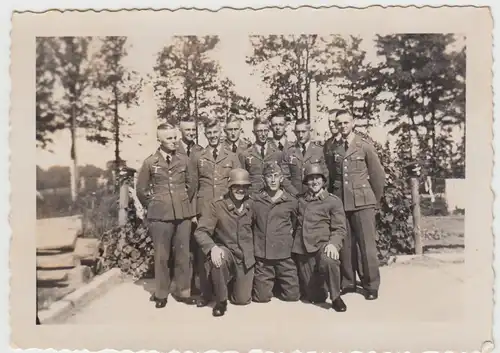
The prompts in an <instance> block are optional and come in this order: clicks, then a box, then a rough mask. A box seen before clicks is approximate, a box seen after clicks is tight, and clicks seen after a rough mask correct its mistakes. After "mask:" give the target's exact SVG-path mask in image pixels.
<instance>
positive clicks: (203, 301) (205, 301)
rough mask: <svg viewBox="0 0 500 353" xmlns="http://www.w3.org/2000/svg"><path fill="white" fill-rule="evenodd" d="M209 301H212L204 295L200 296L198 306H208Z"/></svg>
mask: <svg viewBox="0 0 500 353" xmlns="http://www.w3.org/2000/svg"><path fill="white" fill-rule="evenodd" d="M209 303H210V300H208V299H205V298H203V297H202V298H198V300H197V301H196V306H197V307H198V308H203V307H205V306H207V305H208V304H209Z"/></svg>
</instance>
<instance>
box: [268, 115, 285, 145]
mask: <svg viewBox="0 0 500 353" xmlns="http://www.w3.org/2000/svg"><path fill="white" fill-rule="evenodd" d="M285 127H286V124H285V118H284V117H282V116H275V117H274V118H273V119H272V120H271V130H272V131H273V136H274V138H275V139H277V140H278V139H281V138H282V137H283V135H284V134H285Z"/></svg>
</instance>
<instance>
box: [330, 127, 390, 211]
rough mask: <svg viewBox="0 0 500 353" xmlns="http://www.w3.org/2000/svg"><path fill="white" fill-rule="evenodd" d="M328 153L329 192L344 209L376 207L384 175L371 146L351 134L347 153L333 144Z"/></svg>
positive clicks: (382, 189) (337, 144)
mask: <svg viewBox="0 0 500 353" xmlns="http://www.w3.org/2000/svg"><path fill="white" fill-rule="evenodd" d="M331 154H332V156H331V157H330V158H331V159H332V162H331V163H333V166H334V179H333V180H332V183H331V191H332V192H333V194H335V195H337V196H338V197H339V198H340V199H341V200H342V202H343V204H344V209H345V210H346V211H355V210H359V209H363V208H368V207H376V206H377V205H378V204H379V202H380V199H381V198H382V195H383V193H384V185H385V172H384V168H383V167H382V164H381V163H380V159H379V157H378V155H377V152H376V151H375V147H374V146H373V144H371V143H370V142H368V141H367V140H365V139H364V138H362V137H361V136H359V135H355V137H354V139H353V141H352V142H351V143H350V145H349V148H348V150H347V151H345V150H344V146H343V145H342V143H336V144H335V145H334V147H333V150H332V152H331Z"/></svg>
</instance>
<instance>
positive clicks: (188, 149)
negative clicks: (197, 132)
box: [186, 143, 192, 157]
mask: <svg viewBox="0 0 500 353" xmlns="http://www.w3.org/2000/svg"><path fill="white" fill-rule="evenodd" d="M191 146H192V144H191V143H190V144H189V145H187V151H186V152H187V155H188V157H189V155H190V154H191Z"/></svg>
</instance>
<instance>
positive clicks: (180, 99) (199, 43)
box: [154, 36, 220, 123]
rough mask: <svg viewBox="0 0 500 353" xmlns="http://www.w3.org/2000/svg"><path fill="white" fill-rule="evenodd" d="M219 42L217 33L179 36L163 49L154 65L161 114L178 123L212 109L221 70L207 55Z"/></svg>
mask: <svg viewBox="0 0 500 353" xmlns="http://www.w3.org/2000/svg"><path fill="white" fill-rule="evenodd" d="M218 42H219V38H218V37H217V36H204V37H198V36H180V37H174V38H173V43H172V44H169V45H167V46H166V47H164V48H163V49H162V50H161V51H160V53H159V54H158V57H157V61H156V66H155V67H154V70H155V73H156V80H155V83H154V90H155V96H156V98H157V99H158V103H159V104H158V115H159V116H161V117H163V118H164V119H166V120H168V121H170V122H172V123H178V122H179V121H180V120H182V119H184V118H188V117H194V118H195V119H197V118H198V117H199V116H201V115H205V114H209V113H210V112H211V109H212V108H213V100H214V99H215V97H216V95H217V94H216V93H217V77H218V74H219V70H220V69H219V65H218V64H217V62H216V61H215V60H213V59H211V58H210V57H209V55H208V54H209V52H210V51H211V50H213V49H214V48H215V47H216V45H217V43H218Z"/></svg>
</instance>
